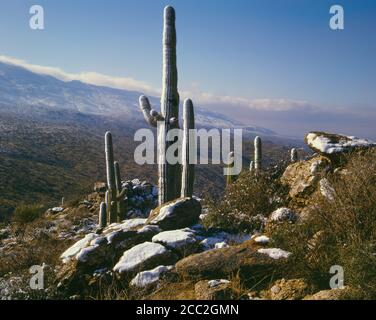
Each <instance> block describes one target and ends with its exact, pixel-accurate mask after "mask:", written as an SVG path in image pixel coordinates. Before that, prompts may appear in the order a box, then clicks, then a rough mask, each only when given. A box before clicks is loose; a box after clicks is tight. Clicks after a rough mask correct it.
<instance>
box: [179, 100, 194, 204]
mask: <svg viewBox="0 0 376 320" xmlns="http://www.w3.org/2000/svg"><path fill="white" fill-rule="evenodd" d="M194 128H195V115H194V110H193V103H192V101H191V100H190V99H186V100H185V101H184V106H183V146H182V183H181V197H192V194H193V183H194V179H195V171H194V170H195V165H194V164H191V163H190V154H192V152H194V151H196V145H195V142H196V141H195V139H193V138H194V137H192V132H193V131H190V130H191V129H194Z"/></svg>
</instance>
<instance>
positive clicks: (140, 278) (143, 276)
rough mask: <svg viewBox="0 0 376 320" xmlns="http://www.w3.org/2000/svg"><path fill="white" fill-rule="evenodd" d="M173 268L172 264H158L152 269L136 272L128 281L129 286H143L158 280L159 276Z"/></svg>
mask: <svg viewBox="0 0 376 320" xmlns="http://www.w3.org/2000/svg"><path fill="white" fill-rule="evenodd" d="M172 269H173V266H159V267H156V268H155V269H153V270H148V271H142V272H140V273H138V274H137V275H136V276H135V277H134V278H133V279H132V281H131V282H130V285H131V286H135V287H138V288H144V287H147V286H149V285H152V284H154V283H156V282H158V281H159V279H160V277H161V276H162V275H163V274H165V273H166V272H168V271H170V270H172Z"/></svg>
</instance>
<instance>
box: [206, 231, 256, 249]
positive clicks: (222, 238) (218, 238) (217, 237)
mask: <svg viewBox="0 0 376 320" xmlns="http://www.w3.org/2000/svg"><path fill="white" fill-rule="evenodd" d="M249 239H251V236H250V235H248V234H241V233H240V234H231V233H227V232H218V233H215V234H213V235H212V236H210V237H207V238H205V239H204V240H202V241H201V242H200V245H201V246H202V247H203V248H204V250H211V249H214V248H215V245H216V244H217V243H223V242H225V243H227V244H229V243H236V244H240V243H243V242H244V241H247V240H249Z"/></svg>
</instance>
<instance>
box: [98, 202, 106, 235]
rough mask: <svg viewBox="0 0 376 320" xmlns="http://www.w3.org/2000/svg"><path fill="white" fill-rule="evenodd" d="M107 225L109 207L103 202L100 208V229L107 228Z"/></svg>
mask: <svg viewBox="0 0 376 320" xmlns="http://www.w3.org/2000/svg"><path fill="white" fill-rule="evenodd" d="M106 225H107V206H106V204H105V203H104V202H101V205H100V207H99V228H101V229H102V228H105V227H106Z"/></svg>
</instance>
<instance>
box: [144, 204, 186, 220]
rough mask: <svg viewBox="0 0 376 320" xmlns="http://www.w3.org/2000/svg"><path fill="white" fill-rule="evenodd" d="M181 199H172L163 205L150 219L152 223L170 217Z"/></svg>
mask: <svg viewBox="0 0 376 320" xmlns="http://www.w3.org/2000/svg"><path fill="white" fill-rule="evenodd" d="M180 201H181V200H180V199H179V200H177V201H174V202H172V203H170V204H168V205H165V206H163V207H162V208H161V209H160V210H159V213H158V215H157V216H156V217H155V218H154V219H153V220H152V221H151V222H152V223H158V222H160V221H163V220H165V219H166V218H168V217H170V216H171V215H172V213H173V212H174V209H175V206H176V205H177V204H178V203H179V202H180Z"/></svg>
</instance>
